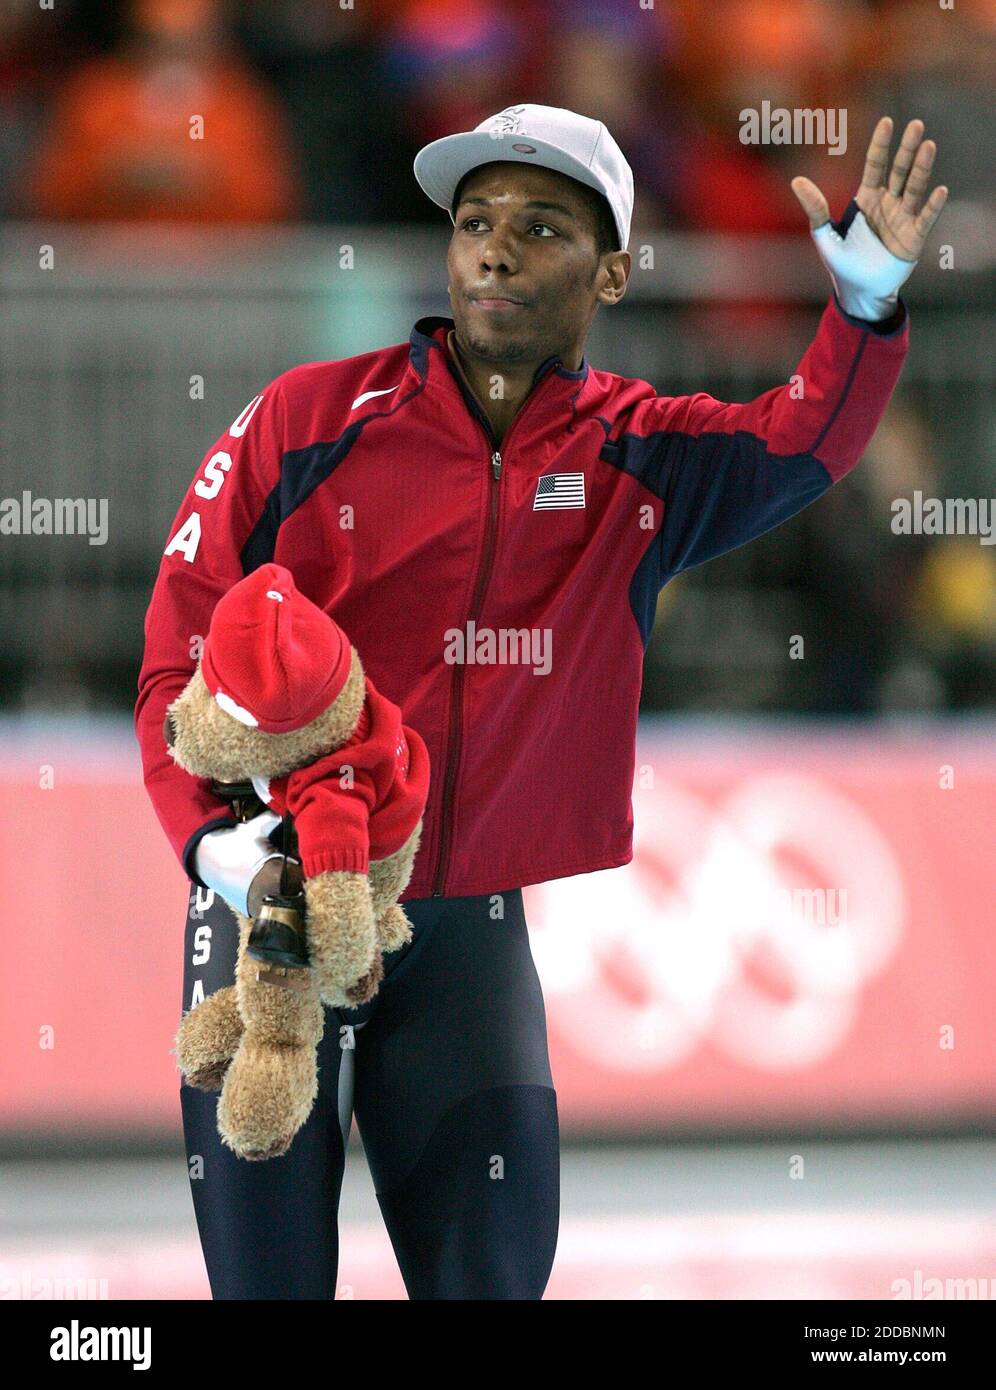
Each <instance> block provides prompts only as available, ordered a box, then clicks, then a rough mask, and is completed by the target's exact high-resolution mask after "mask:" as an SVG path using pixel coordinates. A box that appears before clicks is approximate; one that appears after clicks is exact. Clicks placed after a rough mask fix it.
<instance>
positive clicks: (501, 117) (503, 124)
mask: <svg viewBox="0 0 996 1390" xmlns="http://www.w3.org/2000/svg"><path fill="white" fill-rule="evenodd" d="M525 109H526V108H525V107H524V106H506V107H505V110H504V111H499V112H498V115H497V116H494V117H493V118H492V119H493V121H494V124H493V125H492V127H491V131H490V134H491V137H492V139H495V140H500V139H501V138H502V137H503V136H505V135H518V134H519V133H520V132H519V127H520V126H521V124H522V120H521V117H522V114H523V112H524V111H525Z"/></svg>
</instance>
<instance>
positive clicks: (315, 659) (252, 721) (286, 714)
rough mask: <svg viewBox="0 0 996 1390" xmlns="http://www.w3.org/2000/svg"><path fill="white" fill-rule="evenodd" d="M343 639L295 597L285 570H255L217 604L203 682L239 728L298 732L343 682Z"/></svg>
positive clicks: (347, 655) (346, 659)
mask: <svg viewBox="0 0 996 1390" xmlns="http://www.w3.org/2000/svg"><path fill="white" fill-rule="evenodd" d="M351 659H352V650H351V648H350V645H349V639H348V638H347V637H346V634H345V633H344V632H343V630H342V628H341V627H339V625H338V624H337V623H335V622H334V621H333V620H332V619H331V618H330V617H329V615H328V614H327V613H324V612H323V611H322V610H321V609H320V608H319V607H318V605H317V604H314V603H312V602H311V600H310V599H309V598H306V597H305V595H304V594H302V593H300V592H299V591H298V589H297V588H296V587H295V584H294V577H293V575H292V574H291V572H290V570H288V569H285V568H284V566H283V565H273V564H269V565H260V567H259V569H256V570H253V572H252V574H249V575H247V576H246V578H245V579H241V580H240V581H239V582H238V584H235V585H233V587H232V588H231V589H229V590H228V592H227V593H226V594H225V595H223V597H222V598H220V599H219V600H218V603H217V604H216V606H215V610H214V613H213V614H212V617H211V629H210V631H209V633H208V636H207V640H206V641H205V643H204V651H203V654H202V657H201V675H202V676H203V677H204V681H205V683H206V685H207V688H208V690H210V692H211V694H212V695H213V696H214V698H215V700H217V702H218V704H219V705H220V706H221V708H222V709H223V710H225V711H226V712H227V713H228V714H230V715H232V717H233V718H234V719H237V720H238V721H239V723H240V724H246V725H248V726H249V727H250V728H253V729H261V730H262V731H263V732H264V733H268V734H283V733H288V732H289V731H290V730H292V729H300V728H302V727H303V726H304V725H305V724H310V722H311V721H312V720H313V719H315V718H317V717H318V715H319V714H321V713H322V711H323V710H326V709H327V708H328V707H329V705H330V704H331V703H332V701H333V700H334V699H335V697H336V696H337V695H338V694H339V692H340V691H341V690H342V688H343V686H344V685H345V684H346V680H347V679H348V677H349V670H350V662H351Z"/></svg>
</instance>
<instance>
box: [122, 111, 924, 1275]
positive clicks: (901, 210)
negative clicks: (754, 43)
mask: <svg viewBox="0 0 996 1390" xmlns="http://www.w3.org/2000/svg"><path fill="white" fill-rule="evenodd" d="M890 135H891V123H890V122H889V121H888V120H887V119H884V120H882V121H880V122H879V124H878V126H877V127H876V130H875V133H874V135H873V137H872V141H871V144H870V146H869V150H868V158H867V163H866V166H865V172H864V177H863V180H862V184H861V187H860V189H859V190H858V193H857V195H856V200H855V203H853V204H852V205H851V208H850V209H849V210H848V213H847V214H846V215H845V218H844V220H843V221H842V222H841V223H840V224H837V225H836V226H835V225H833V224H831V223H830V222H829V210H828V208H827V205H826V202H825V200H824V199H823V197H822V195H821V194H820V192H819V190H818V189H817V188H816V187H815V186H814V185H813V184H812V183H810V182H809V181H808V180H806V179H797V180H795V182H794V184H793V187H794V188H795V191H796V194H797V196H798V197H799V200H800V202H801V203H802V205H803V207H804V209H805V210H806V212H807V214H808V216H809V218H810V224H811V226H812V228H813V237H814V240H815V242H816V245H817V248H818V250H819V252H820V254H821V256H822V258H823V259H824V261H825V262H826V264H827V265H828V268H829V269H830V271H831V275H832V277H833V280H834V287H835V293H834V295H833V297H832V298H831V301H830V303H829V304H828V305H827V307H826V309H825V311H824V313H823V316H822V318H821V321H820V325H819V329H818V331H817V334H816V337H815V339H814V341H813V342H812V344H811V345H810V347H809V348H808V350H807V352H806V353H805V355H804V356H803V358H802V361H801V362H800V364H799V366H798V369H797V373H796V377H795V381H794V385H793V386H792V387H791V388H790V387H789V386H788V385H784V386H780V387H776V388H774V389H773V390H771V391H768V392H766V393H765V394H764V395H762V396H760V397H759V398H758V399H757V400H755V401H752V402H750V403H749V404H746V405H724V404H722V403H721V402H719V401H715V400H713V399H712V398H711V397H709V396H707V395H705V394H702V393H699V394H697V395H694V396H690V397H679V398H671V397H665V396H658V395H657V394H656V392H655V391H654V390H653V388H652V387H651V386H649V385H648V384H647V383H646V382H642V381H634V380H626V379H623V378H620V377H618V376H615V375H613V374H612V373H609V372H602V371H596V370H594V369H593V368H591V367H590V366H589V364H588V362H587V360H586V359H585V357H584V345H585V340H586V338H587V334H588V330H589V328H590V325H591V321H592V318H593V317H594V314H595V312H596V310H597V309H598V307H599V305H606V306H610V305H612V304H615V303H617V302H618V301H619V300H620V299H621V298H622V296H623V294H624V292H625V289H626V284H627V281H628V278H629V274H630V267H631V257H630V254H629V252H628V250H627V249H626V247H627V243H628V239H629V227H630V217H631V212H632V204H633V181H632V175H631V172H630V170H629V166H628V164H627V163H626V161H625V159H624V157H623V155H622V153H621V151H620V150H619V148H618V146H617V145H616V144H615V142H614V141H613V139H612V137H611V135H610V134H609V132H608V131H607V130H606V129H605V128H604V126H602V125H601V124H600V123H599V122H597V121H594V120H591V119H589V118H587V117H584V116H579V115H576V114H574V113H573V112H569V111H563V110H559V109H556V108H551V107H544V106H517V107H510V108H508V109H506V110H505V111H504V112H501V113H499V114H498V115H497V116H494V117H491V118H490V119H489V120H487V121H485V122H483V123H482V125H481V126H479V127H478V128H477V130H476V131H473V132H466V133H464V134H460V135H454V136H449V137H446V138H445V139H443V140H438V141H435V142H433V143H432V144H431V145H428V146H427V147H426V148H425V149H423V150H422V151H421V152H420V153H419V155H418V157H417V158H416V161H415V173H416V177H417V178H418V180H419V182H420V184H421V186H422V187H423V189H424V190H425V191H426V192H427V193H428V195H429V196H430V197H431V198H433V199H434V201H436V202H437V203H439V204H440V205H441V206H443V207H446V208H447V209H448V210H449V211H450V214H451V217H452V219H453V222H454V231H453V235H452V239H451V241H450V247H449V256H448V270H449V295H450V303H451V305H452V309H453V318H452V320H449V319H441V318H429V319H423V320H420V321H419V322H418V323H417V324H416V325H415V328H414V330H413V331H412V334H411V339H410V342H409V343H407V344H401V345H398V346H395V347H390V348H383V349H378V350H376V351H373V352H369V353H364V354H362V355H360V356H358V357H354V358H350V359H348V360H346V361H342V362H320V363H310V364H307V365H304V366H300V367H296V368H294V369H293V370H291V371H289V372H286V373H285V374H284V375H283V376H281V377H279V378H278V379H277V380H276V381H275V382H273V383H272V384H271V385H270V386H268V387H267V388H266V389H265V390H264V391H263V392H261V393H260V394H259V395H258V396H256V397H255V398H254V399H253V401H251V402H250V403H249V405H248V406H247V407H246V408H245V410H244V411H243V412H242V413H241V414H240V416H239V417H238V419H237V420H236V421H235V422H234V423H233V425H232V426H231V428H230V429H229V430H228V431H227V432H226V433H225V434H224V435H223V436H222V437H221V438H220V439H219V440H218V441H217V443H216V444H215V445H214V447H213V448H212V449H211V450H210V451H209V453H208V455H207V457H206V459H205V462H204V465H203V467H202V469H201V470H200V471H199V473H198V476H197V477H196V478H195V480H194V482H193V483H192V485H191V488H190V490H189V491H188V493H187V496H186V498H185V499H184V502H183V504H182V506H181V508H180V511H179V512H178V514H177V517H176V520H175V522H174V526H173V529H172V531H171V533H170V541H169V544H168V545H167V547H166V551H165V555H164V559H163V562H162V566H161V569H160V574H159V578H158V580H157V583H156V588H155V592H154V594H153V598H152V602H151V605H150V608H149V613H148V617H147V620H146V634H147V644H146V654H145V661H144V664H143V667H142V672H141V674H140V677H139V698H138V703H137V706H136V721H137V728H138V734H139V738H140V741H141V744H142V751H143V760H144V765H145V777H146V785H147V787H148V789H149V793H150V796H151V797H152V800H153V803H154V805H155V808H156V811H157V814H158V815H159V818H160V820H161V822H162V825H163V827H164V829H165V831H166V833H167V835H168V836H169V838H170V841H171V843H172V845H173V847H174V849H175V851H176V853H177V854H178V856H179V857H180V860H181V862H182V863H183V865H184V867H185V869H186V870H187V872H188V874H189V876H190V877H191V879H192V880H193V881H194V883H195V884H196V885H198V886H199V888H200V889H201V890H205V896H204V897H200V896H199V895H198V894H197V892H196V890H195V894H194V896H193V897H192V900H191V901H192V907H191V913H190V916H189V921H188V929H187V943H186V970H185V980H184V1008H189V1007H191V1005H192V1004H193V1003H195V1002H197V1000H198V999H199V998H200V997H201V996H202V994H203V993H209V992H211V991H213V990H214V989H217V988H219V987H220V986H221V985H223V984H227V983H229V982H230V980H231V977H232V972H233V967H234V956H235V930H234V921H233V919H232V916H231V914H230V913H229V912H228V911H227V908H226V907H225V903H226V902H227V903H230V904H232V905H233V906H235V907H237V908H239V909H240V910H242V911H245V910H247V909H248V910H249V911H250V912H252V911H254V910H255V908H256V907H257V906H258V904H259V901H260V898H261V895H262V893H263V892H264V891H267V890H268V889H270V888H272V887H273V886H274V885H275V883H276V879H277V877H279V870H280V860H279V859H278V858H277V857H276V850H275V841H274V839H272V838H271V836H272V835H275V833H276V827H275V818H274V817H272V816H267V815H265V814H264V815H258V816H254V817H251V818H250V819H248V820H246V821H245V822H244V823H243V824H236V823H235V819H234V817H233V815H232V811H231V809H230V807H229V806H228V805H227V804H226V803H225V802H223V801H221V800H219V798H218V797H216V796H214V795H212V792H211V789H210V787H209V786H208V785H206V784H204V783H201V782H198V781H196V780H195V779H192V778H190V777H188V776H187V775H186V774H185V773H183V772H182V771H180V770H179V769H178V768H177V767H176V766H175V765H174V764H172V763H171V761H170V759H169V757H168V755H167V752H166V747H165V743H164V740H163V735H162V726H163V719H164V715H165V711H166V707H167V705H168V704H169V702H170V701H171V700H172V699H173V698H175V696H176V695H177V694H178V692H179V691H180V690H181V689H182V688H183V686H184V684H185V683H186V681H187V679H188V678H189V676H190V673H191V671H192V669H193V666H194V664H195V661H196V654H197V650H198V638H199V637H203V635H204V634H205V633H206V631H207V628H208V624H209V622H210V617H211V612H212V610H213V607H214V604H215V603H216V602H217V600H218V599H219V598H220V596H221V595H222V594H223V593H225V592H226V590H227V589H228V588H229V587H230V586H231V585H232V584H234V583H235V582H237V581H238V580H239V579H240V578H242V577H243V575H244V574H246V573H249V572H250V571H252V570H254V569H255V568H256V567H258V566H259V565H260V564H263V563H265V562H267V561H270V560H274V561H276V562H277V563H281V564H285V565H287V566H288V568H290V569H291V570H292V572H293V574H294V576H295V579H296V582H297V584H298V587H299V588H300V589H301V590H302V591H303V592H305V593H307V595H308V596H309V597H310V598H311V599H312V600H314V601H315V602H316V603H318V604H320V605H321V606H322V607H324V608H325V609H326V610H327V611H328V612H329V613H330V614H332V615H333V616H334V617H335V619H336V621H337V622H338V623H339V624H340V625H341V626H342V627H343V628H344V629H345V631H346V632H347V633H348V634H349V636H350V638H351V640H352V641H353V643H354V644H355V645H356V647H357V649H358V651H359V653H360V656H361V658H362V660H363V662H364V666H365V668H366V670H367V672H368V673H369V675H370V677H371V679H372V680H373V681H374V684H375V685H376V686H377V687H378V688H379V689H380V690H382V691H383V692H384V693H385V694H386V695H387V696H388V697H389V698H390V699H392V700H394V701H395V702H396V703H397V704H399V705H400V706H401V707H402V710H403V712H404V717H405V720H406V722H408V723H410V724H412V725H413V726H414V727H415V728H417V729H418V731H419V733H420V734H421V735H422V737H423V738H424V739H425V741H426V744H427V746H428V749H429V754H430V759H431V766H432V782H431V786H430V791H429V802H428V806H427V809H426V816H425V829H424V832H423V839H422V845H421V848H420V850H419V854H418V858H417V860H416V863H415V868H414V873H413V877H412V880H411V883H410V884H409V887H408V890H407V892H406V894H405V903H406V910H407V912H408V915H409V916H410V918H411V919H412V922H413V928H414V932H413V940H412V942H411V944H410V945H409V946H407V947H405V948H403V950H402V951H400V952H397V953H395V955H394V957H393V958H392V957H388V958H387V959H386V961H385V979H384V982H383V983H382V985H381V988H380V992H379V994H378V996H377V997H376V999H375V1000H373V1001H372V1002H371V1003H370V1004H369V1005H365V1006H364V1008H363V1009H362V1010H354V1011H349V1012H346V1011H343V1012H341V1013H339V1014H338V1015H337V1017H335V1018H334V1019H333V1018H329V1019H327V1026H326V1033H325V1038H324V1040H323V1042H322V1051H321V1055H320V1059H319V1062H320V1078H321V1090H320V1095H319V1100H318V1102H317V1104H316V1107H315V1111H314V1113H313V1114H312V1117H311V1119H310V1120H309V1122H308V1125H307V1126H306V1127H305V1128H304V1129H303V1130H302V1131H301V1133H300V1134H299V1135H298V1137H297V1139H296V1140H295V1143H294V1145H293V1147H292V1149H291V1151H290V1152H289V1153H288V1154H287V1155H286V1156H285V1157H283V1158H280V1159H275V1160H271V1161H270V1162H268V1163H266V1164H246V1163H244V1162H240V1161H239V1160H237V1159H235V1158H234V1157H233V1156H232V1155H231V1154H229V1153H228V1152H227V1151H225V1150H223V1148H222V1147H221V1145H220V1143H219V1141H218V1137H217V1134H216V1132H215V1117H214V1109H215V1101H214V1097H212V1096H210V1095H205V1094H202V1093H199V1092H193V1091H190V1090H187V1089H184V1090H182V1092H181V1099H182V1106H183V1116H184V1129H185V1134H186V1140H187V1145H188V1152H189V1154H190V1155H191V1156H192V1158H191V1161H192V1178H193V1179H194V1180H193V1181H192V1189H193V1194H194V1203H195V1209H196V1213H197V1219H198V1225H199V1229H200V1234H201V1241H202V1245H203V1248H204V1252H205V1258H206V1261H207V1266H208V1272H209V1276H210V1280H211V1286H212V1290H213V1292H214V1294H215V1296H216V1297H225V1298H331V1297H333V1296H334V1294H335V1287H336V1274H337V1255H338V1251H337V1240H336V1212H337V1206H338V1199H339V1188H340V1182H341V1177H342V1170H343V1154H344V1142H345V1138H346V1136H347V1135H348V1125H349V1120H350V1115H351V1109H352V1105H353V1104H354V1102H355V1110H356V1116H357V1122H358V1125H359V1129H360V1133H361V1136H362V1138H363V1143H364V1149H365V1152H366V1156H367V1160H368V1162H369V1164H370V1168H371V1173H372V1175H373V1179H374V1185H375V1189H376V1191H377V1195H378V1200H379V1202H380V1206H381V1209H382V1211H383V1214H384V1219H385V1222H386V1224H387V1228H388V1231H389V1233H390V1236H391V1240H392V1242H393V1244H394V1248H395V1251H396V1254H397V1257H398V1262H399V1265H400V1267H401V1271H402V1274H403V1276H404V1279H405V1283H406V1286H407V1288H408V1291H409V1293H410V1294H411V1296H412V1297H414V1298H478V1297H482V1298H539V1297H540V1296H541V1295H542V1293H543V1290H544V1288H545V1286H546V1282H547V1278H548V1276H549V1272H550V1268H551V1265H552V1261H553V1255H554V1251H555V1248H556V1239H557V1227H558V1207H559V1155H558V1127H557V1108H556V1094H555V1091H554V1089H553V1081H552V1077H551V1075H550V1067H549V1059H548V1055H547V1045H546V1027H545V1018H544V1012H543V1000H542V994H541V991H540V988H539V982H538V980H537V977H536V972H535V968H534V966H533V962H532V958H531V955H530V952H529V944H528V937H527V934H526V926H525V921H524V918H523V914H522V898H521V889H522V887H523V886H524V885H526V884H529V883H536V882H541V881H544V880H547V879H551V878H557V877H563V876H567V875H573V874H579V873H587V872H591V871H593V870H596V869H604V868H610V867H614V866H617V865H621V864H625V863H627V862H628V861H629V860H630V858H631V857H632V810H631V802H630V793H631V788H632V779H633V770H634V758H635V733H636V723H637V709H638V704H639V694H640V679H641V673H642V658H643V653H644V650H645V647H646V644H647V641H648V639H649V636H650V631H651V627H652V624H653V618H654V612H655V608H656V602H657V596H658V593H659V591H660V588H661V587H662V586H663V585H664V584H665V583H667V581H668V580H669V579H670V578H672V577H673V576H674V575H675V574H678V573H680V572H681V571H682V570H683V569H687V568H688V567H689V566H691V565H695V564H699V563H701V562H702V561H703V560H707V559H709V558H711V557H712V556H714V555H719V554H722V553H724V552H725V551H728V550H730V549H731V548H733V547H734V546H737V545H740V544H743V543H744V542H745V541H747V540H750V539H751V538H752V537H754V536H757V535H760V534H761V533H762V532H764V531H767V530H769V529H770V528H771V527H772V526H775V525H777V524H778V523H779V522H781V521H784V520H785V519H786V518H787V517H789V516H792V515H793V514H794V513H795V512H797V511H799V510H800V508H802V507H804V506H805V505H806V504H807V503H809V502H811V501H813V500H814V499H815V498H817V497H819V496H820V494H821V493H823V492H825V491H826V490H827V488H829V487H830V486H831V485H832V484H833V483H834V482H836V481H837V480H838V479H839V478H841V477H843V475H844V474H845V473H846V472H847V471H848V470H849V469H850V468H851V467H853V465H854V464H855V463H856V462H857V460H858V459H859V458H860V456H861V453H862V451H863V449H864V448H865V446H866V444H867V443H868V440H869V439H870V437H871V435H872V433H873V431H874V429H875V426H876V424H877V422H878V420H879V417H880V416H881V413H882V411H883V410H884V408H885V406H886V403H887V401H888V399H889V395H890V393H891V391H892V389H893V386H894V384H895V381H896V378H897V376H898V374H899V369H900V366H901V363H902V360H903V357H904V355H905V352H906V346H907V339H908V328H907V322H906V319H907V315H906V309H905V307H904V306H903V304H902V303H901V301H900V300H899V298H898V291H899V288H900V286H901V285H902V283H903V282H904V281H905V279H906V278H907V276H908V275H909V274H910V272H911V271H912V268H913V265H914V263H915V261H916V259H917V257H918V256H919V254H920V251H921V249H922V247H923V243H924V238H925V237H926V235H927V233H928V231H929V230H930V227H931V225H932V224H933V222H934V220H935V219H936V217H937V215H938V213H939V211H940V209H941V206H942V205H943V203H944V199H945V196H946V193H945V190H944V189H937V190H935V191H934V192H933V193H932V194H931V195H930V196H929V198H928V197H927V196H926V194H927V184H928V179H929V174H930V169H931V165H932V162H933V158H934V152H935V151H934V146H933V144H932V143H931V142H930V141H925V140H924V139H923V126H922V123H921V122H918V121H914V122H911V124H910V125H909V126H908V127H907V130H906V132H905V134H904V136H903V139H902V141H901V144H900V147H899V150H898V152H897V155H896V158H895V160H894V162H893V164H892V166H891V169H890V168H889V165H888V149H889V141H890ZM800 383H801V389H799V384H800ZM598 1026H599V1024H598V1020H597V1019H592V1027H593V1028H597V1027H598ZM194 1155H198V1156H199V1161H198V1163H197V1164H196V1165H194V1164H193V1156H194ZM358 1292H359V1293H360V1295H361V1296H362V1290H359V1291H358Z"/></svg>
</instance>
